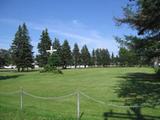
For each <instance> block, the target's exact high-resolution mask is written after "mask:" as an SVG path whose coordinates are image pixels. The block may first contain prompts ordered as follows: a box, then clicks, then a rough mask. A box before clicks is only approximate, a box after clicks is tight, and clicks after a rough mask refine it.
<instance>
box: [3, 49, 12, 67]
mask: <svg viewBox="0 0 160 120" xmlns="http://www.w3.org/2000/svg"><path fill="white" fill-rule="evenodd" d="M10 64H11V55H10V51H9V50H6V49H0V68H1V67H2V68H3V67H4V66H5V65H10Z"/></svg>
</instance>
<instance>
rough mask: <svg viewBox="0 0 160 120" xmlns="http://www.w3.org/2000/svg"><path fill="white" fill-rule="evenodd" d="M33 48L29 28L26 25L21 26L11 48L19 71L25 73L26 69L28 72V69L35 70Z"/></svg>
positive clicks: (14, 62)
mask: <svg viewBox="0 0 160 120" xmlns="http://www.w3.org/2000/svg"><path fill="white" fill-rule="evenodd" d="M32 48H33V47H32V45H31V44H30V37H29V33H28V29H27V26H26V25H25V23H24V24H23V25H22V26H21V25H19V27H18V31H17V32H16V34H15V38H14V40H13V42H12V46H11V54H12V59H13V64H15V65H16V66H17V68H18V71H20V69H21V70H22V71H24V69H25V68H27V70H28V68H33V65H32V63H33V62H34V61H33V52H32Z"/></svg>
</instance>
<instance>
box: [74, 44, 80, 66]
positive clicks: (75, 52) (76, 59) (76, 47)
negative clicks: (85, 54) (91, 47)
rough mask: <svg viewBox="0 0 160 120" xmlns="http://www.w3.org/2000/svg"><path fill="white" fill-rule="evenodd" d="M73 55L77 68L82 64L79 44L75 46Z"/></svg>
mask: <svg viewBox="0 0 160 120" xmlns="http://www.w3.org/2000/svg"><path fill="white" fill-rule="evenodd" d="M72 54H73V55H72V56H73V61H74V65H75V68H76V67H77V65H78V64H80V52H79V47H78V44H77V43H75V44H74V48H73V52H72Z"/></svg>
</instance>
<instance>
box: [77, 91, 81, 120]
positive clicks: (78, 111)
mask: <svg viewBox="0 0 160 120" xmlns="http://www.w3.org/2000/svg"><path fill="white" fill-rule="evenodd" d="M77 120H80V96H79V92H77Z"/></svg>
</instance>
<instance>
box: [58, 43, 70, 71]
mask: <svg viewBox="0 0 160 120" xmlns="http://www.w3.org/2000/svg"><path fill="white" fill-rule="evenodd" d="M61 59H62V61H61V62H62V65H63V68H64V69H66V68H67V65H70V63H71V59H72V55H71V48H70V46H69V43H68V41H67V40H64V43H63V45H62V56H61Z"/></svg>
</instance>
